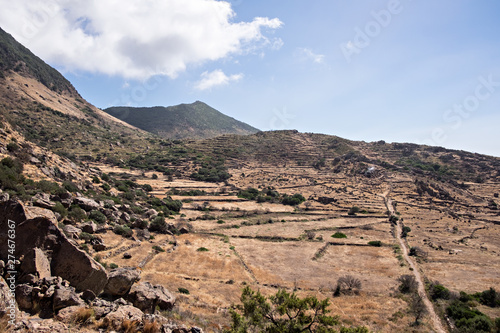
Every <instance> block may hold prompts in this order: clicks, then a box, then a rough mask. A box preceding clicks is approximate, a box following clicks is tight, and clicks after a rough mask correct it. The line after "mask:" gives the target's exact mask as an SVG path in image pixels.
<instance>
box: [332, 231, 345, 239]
mask: <svg viewBox="0 0 500 333" xmlns="http://www.w3.org/2000/svg"><path fill="white" fill-rule="evenodd" d="M332 237H333V238H347V236H346V234H344V233H342V232H336V233H334V234H333V235H332Z"/></svg>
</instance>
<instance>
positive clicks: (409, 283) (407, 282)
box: [398, 275, 418, 294]
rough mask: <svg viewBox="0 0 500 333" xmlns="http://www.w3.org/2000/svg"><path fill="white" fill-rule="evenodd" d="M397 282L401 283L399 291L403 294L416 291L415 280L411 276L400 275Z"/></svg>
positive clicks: (416, 284)
mask: <svg viewBox="0 0 500 333" xmlns="http://www.w3.org/2000/svg"><path fill="white" fill-rule="evenodd" d="M398 281H399V282H400V283H401V284H400V285H399V291H400V292H402V293H403V294H410V293H414V292H416V291H417V289H418V283H417V280H416V279H415V276H413V275H401V276H400V277H399V278H398Z"/></svg>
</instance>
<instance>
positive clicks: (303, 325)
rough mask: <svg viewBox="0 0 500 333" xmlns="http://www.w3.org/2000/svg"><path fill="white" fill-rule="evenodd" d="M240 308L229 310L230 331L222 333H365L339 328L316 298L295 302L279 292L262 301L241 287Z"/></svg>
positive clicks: (293, 297)
mask: <svg viewBox="0 0 500 333" xmlns="http://www.w3.org/2000/svg"><path fill="white" fill-rule="evenodd" d="M241 302H242V303H243V304H242V305H238V306H237V307H236V310H231V316H232V324H231V329H230V330H228V331H226V333H253V332H255V333H256V332H267V333H301V332H317V333H329V332H339V331H340V332H342V333H367V332H368V329H366V328H365V327H357V328H345V327H341V326H339V323H340V322H339V319H338V317H337V316H330V315H328V313H329V312H330V311H329V310H328V307H329V305H330V301H329V300H328V299H325V300H323V301H319V300H318V299H317V298H316V297H313V296H308V297H305V298H299V297H298V296H297V295H296V294H295V293H291V294H290V293H288V292H287V291H286V290H279V291H278V292H277V293H276V294H275V295H272V296H269V297H265V296H263V295H262V294H261V293H260V292H259V291H257V292H255V291H253V290H252V289H251V288H250V287H245V288H244V289H243V292H242V295H241Z"/></svg>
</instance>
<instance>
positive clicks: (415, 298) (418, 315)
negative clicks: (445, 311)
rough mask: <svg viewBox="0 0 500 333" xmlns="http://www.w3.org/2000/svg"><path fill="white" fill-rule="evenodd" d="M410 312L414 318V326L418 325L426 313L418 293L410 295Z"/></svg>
mask: <svg viewBox="0 0 500 333" xmlns="http://www.w3.org/2000/svg"><path fill="white" fill-rule="evenodd" d="M409 305H410V312H411V314H413V315H414V316H415V323H414V324H415V325H416V326H417V325H420V319H422V318H423V317H424V316H425V314H426V313H427V308H426V306H425V303H424V301H423V300H422V297H420V295H419V294H418V293H415V294H413V295H412V297H411V299H410V302H409Z"/></svg>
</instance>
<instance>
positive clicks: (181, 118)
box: [104, 101, 259, 139]
mask: <svg viewBox="0 0 500 333" xmlns="http://www.w3.org/2000/svg"><path fill="white" fill-rule="evenodd" d="M104 111H105V112H107V113H109V114H110V115H112V116H114V117H116V118H118V119H120V120H123V121H125V122H127V123H129V124H130V125H132V126H135V127H138V128H141V129H143V130H145V131H148V132H151V133H154V134H157V135H159V136H162V137H164V138H169V139H185V138H189V139H206V138H212V137H216V136H219V135H223V134H241V135H247V134H253V133H256V132H258V131H259V130H258V129H256V128H254V127H252V126H250V125H248V124H245V123H243V122H241V121H238V120H236V119H234V118H231V117H229V116H227V115H225V114H223V113H221V112H219V111H218V110H216V109H214V108H212V107H211V106H209V105H208V104H206V103H204V102H202V101H195V102H194V103H191V104H179V105H176V106H169V107H162V106H155V107H150V108H145V107H139V108H135V107H111V108H108V109H106V110H104Z"/></svg>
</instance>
